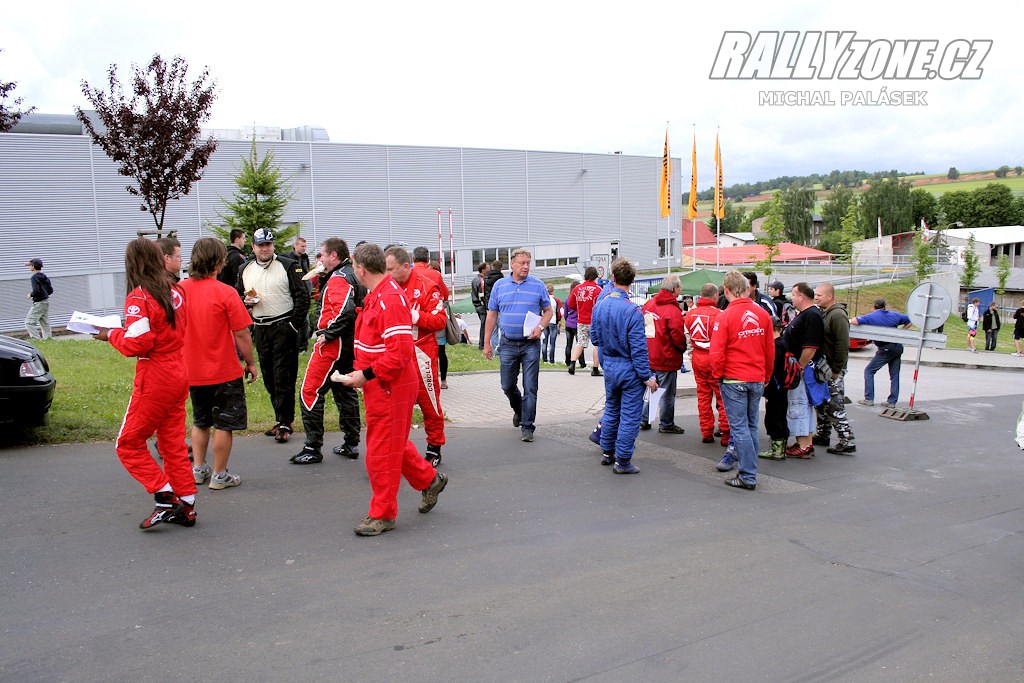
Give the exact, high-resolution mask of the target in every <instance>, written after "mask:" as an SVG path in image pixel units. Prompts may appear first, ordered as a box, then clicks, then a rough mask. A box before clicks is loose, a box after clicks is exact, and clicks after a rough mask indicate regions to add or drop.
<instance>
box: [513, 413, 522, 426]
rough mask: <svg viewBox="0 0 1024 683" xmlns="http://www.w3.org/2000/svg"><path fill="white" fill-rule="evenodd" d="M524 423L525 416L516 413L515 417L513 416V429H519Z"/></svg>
mask: <svg viewBox="0 0 1024 683" xmlns="http://www.w3.org/2000/svg"><path fill="white" fill-rule="evenodd" d="M522 423H523V416H522V415H520V414H519V413H515V414H514V415H512V426H513V427H518V426H519V425H521V424H522Z"/></svg>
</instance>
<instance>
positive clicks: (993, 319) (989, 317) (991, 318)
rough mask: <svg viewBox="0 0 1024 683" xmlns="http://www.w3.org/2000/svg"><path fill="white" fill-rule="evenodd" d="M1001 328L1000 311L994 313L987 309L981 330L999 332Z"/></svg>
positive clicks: (982, 318)
mask: <svg viewBox="0 0 1024 683" xmlns="http://www.w3.org/2000/svg"><path fill="white" fill-rule="evenodd" d="M993 323H995V324H993ZM1000 327H1001V325H1000V324H999V311H993V310H992V309H991V308H988V309H985V315H983V316H982V317H981V329H983V330H984V331H986V332H988V331H989V330H998V329H999V328H1000Z"/></svg>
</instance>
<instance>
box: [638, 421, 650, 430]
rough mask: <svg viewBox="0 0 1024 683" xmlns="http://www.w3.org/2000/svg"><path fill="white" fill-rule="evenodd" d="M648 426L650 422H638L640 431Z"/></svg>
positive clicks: (648, 427)
mask: <svg viewBox="0 0 1024 683" xmlns="http://www.w3.org/2000/svg"><path fill="white" fill-rule="evenodd" d="M650 428H651V423H650V422H641V423H640V430H641V431H644V432H646V431H647V430H648V429H650Z"/></svg>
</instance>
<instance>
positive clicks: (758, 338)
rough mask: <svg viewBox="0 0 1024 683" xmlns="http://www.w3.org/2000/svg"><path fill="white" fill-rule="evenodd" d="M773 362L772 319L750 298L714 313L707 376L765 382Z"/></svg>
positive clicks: (742, 298)
mask: <svg viewBox="0 0 1024 683" xmlns="http://www.w3.org/2000/svg"><path fill="white" fill-rule="evenodd" d="M774 365H775V335H774V334H773V332H772V318H771V316H770V315H768V313H767V311H765V310H764V309H763V308H761V307H760V306H758V305H757V304H755V303H754V301H753V300H752V299H749V298H747V297H745V296H744V297H740V298H738V299H733V300H732V301H730V302H729V306H728V307H727V308H726V309H725V310H724V311H722V312H721V313H719V314H718V319H717V320H716V321H715V327H714V330H713V331H712V332H711V376H712V377H714V378H716V379H735V380H739V381H741V382H768V381H769V380H770V379H771V376H772V369H773V367H774Z"/></svg>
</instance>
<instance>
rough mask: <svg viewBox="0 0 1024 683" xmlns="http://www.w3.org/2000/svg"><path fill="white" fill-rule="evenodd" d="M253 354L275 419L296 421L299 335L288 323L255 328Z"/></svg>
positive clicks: (283, 322) (287, 423)
mask: <svg viewBox="0 0 1024 683" xmlns="http://www.w3.org/2000/svg"><path fill="white" fill-rule="evenodd" d="M255 327H256V334H255V336H256V352H257V353H258V354H259V356H260V374H262V375H263V386H264V387H266V389H267V393H268V394H270V404H271V405H272V406H273V407H274V419H275V420H277V421H278V422H279V423H281V424H286V425H291V424H292V422H294V421H295V380H296V379H297V378H298V375H299V335H298V334H297V333H296V332H295V329H294V328H292V326H291V324H290V323H289V321H287V320H282V321H280V322H276V323H272V324H270V325H256V326H255Z"/></svg>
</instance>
